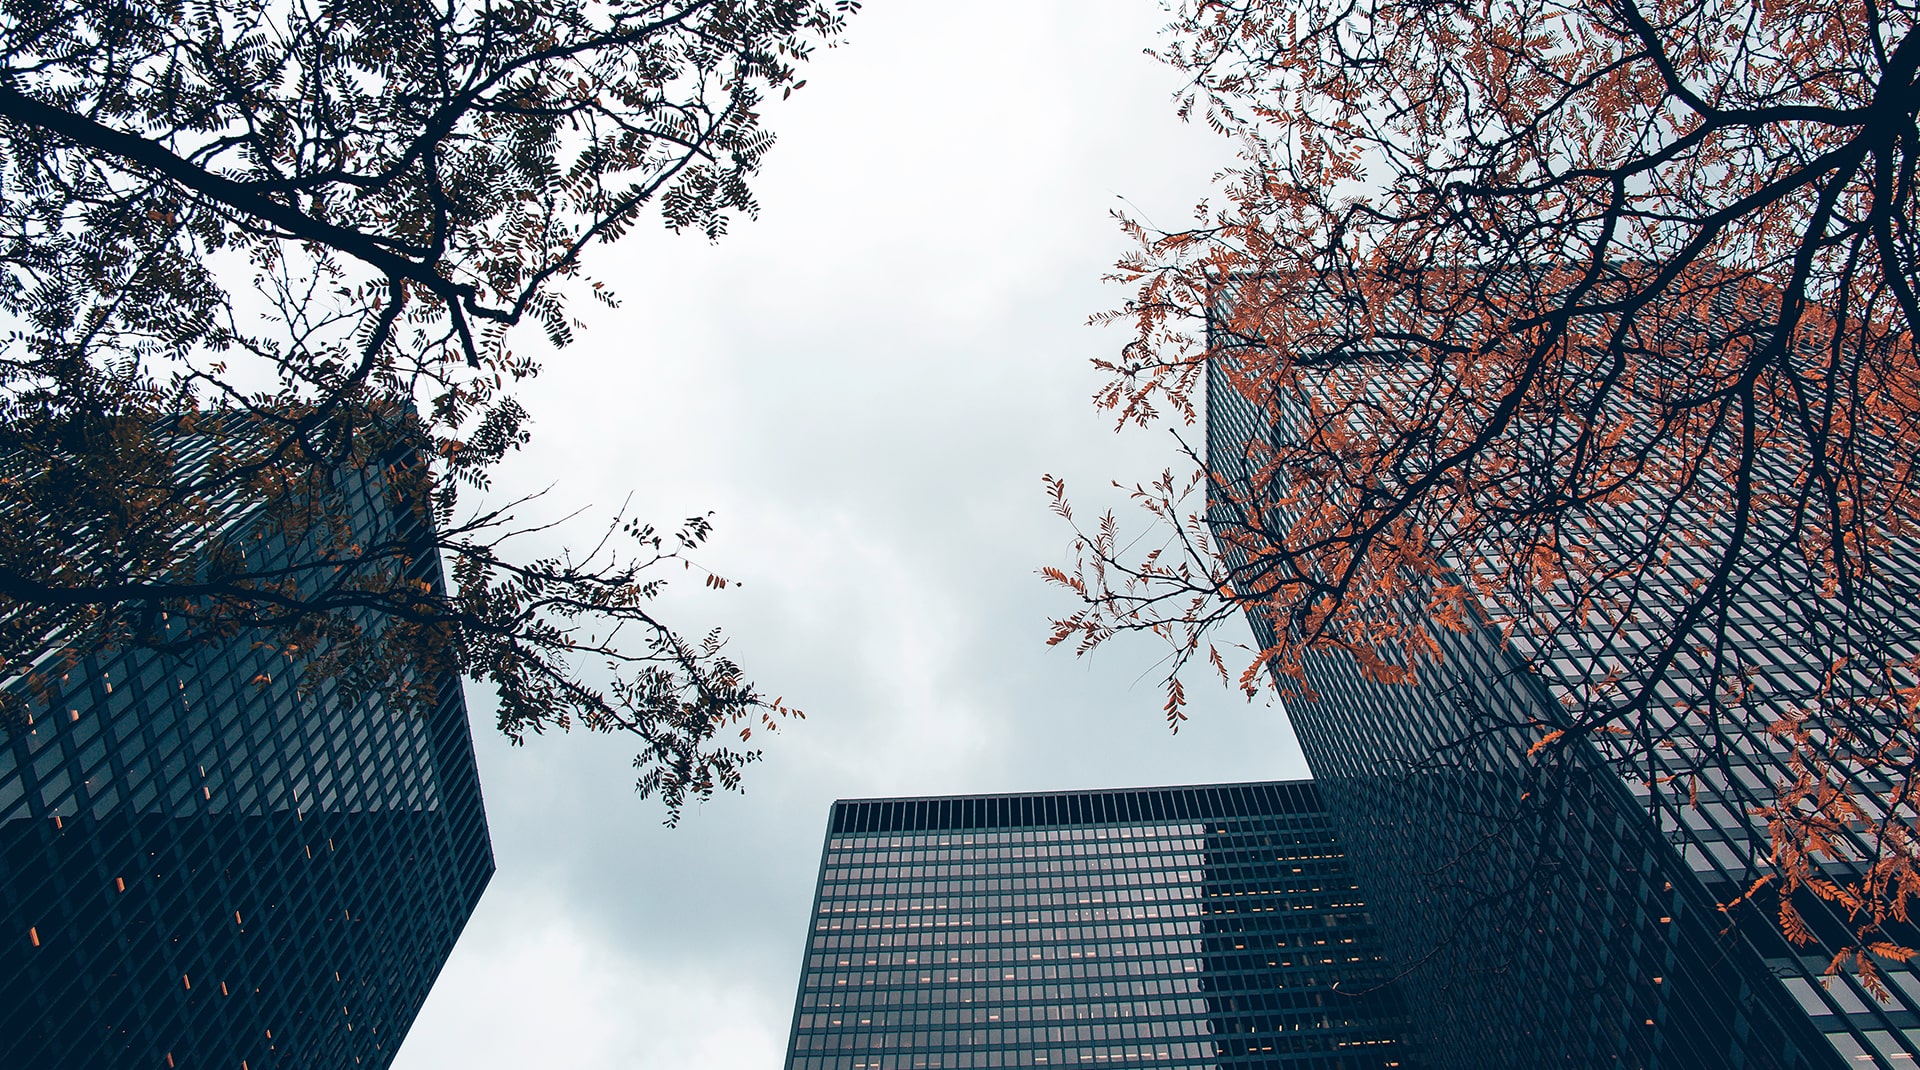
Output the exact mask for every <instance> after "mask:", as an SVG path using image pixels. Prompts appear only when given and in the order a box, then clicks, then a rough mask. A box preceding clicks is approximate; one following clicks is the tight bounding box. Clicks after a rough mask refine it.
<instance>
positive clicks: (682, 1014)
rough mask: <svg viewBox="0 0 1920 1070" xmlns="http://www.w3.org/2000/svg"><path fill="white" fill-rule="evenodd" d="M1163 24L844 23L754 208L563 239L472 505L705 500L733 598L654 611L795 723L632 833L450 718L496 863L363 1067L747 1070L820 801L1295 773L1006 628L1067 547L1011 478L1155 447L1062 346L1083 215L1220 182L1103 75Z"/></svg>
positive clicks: (1124, 88)
mask: <svg viewBox="0 0 1920 1070" xmlns="http://www.w3.org/2000/svg"><path fill="white" fill-rule="evenodd" d="M1164 18H1165V16H1164V14H1163V13H1162V12H1161V11H1160V10H1159V9H1158V7H1157V6H1156V5H1154V4H1152V3H1140V2H1116V0H1079V2H1061V3H1055V4H1049V5H1036V4H1031V3H1016V2H1012V0H979V2H975V3H970V4H925V3H921V4H906V3H888V2H884V0H876V2H873V3H869V4H868V5H867V9H866V10H865V11H863V12H862V13H861V14H860V15H859V16H858V17H857V18H856V19H855V20H854V27H853V32H852V36H851V40H850V41H849V43H848V44H846V45H845V46H843V47H842V48H840V49H837V50H834V51H832V52H827V53H824V54H823V55H822V56H821V57H820V58H819V61H818V62H817V63H815V64H814V65H813V69H812V70H810V71H809V72H808V78H809V85H808V86H807V88H806V89H805V90H804V91H803V92H801V93H799V94H797V95H795V97H794V98H793V99H792V100H791V101H789V102H786V104H784V105H781V106H778V107H775V108H773V109H771V110H770V116H769V119H770V122H771V124H772V126H773V127H774V129H776V130H777V131H778V132H779V134H780V144H779V145H778V147H777V148H776V149H775V151H774V153H773V155H772V157H771V159H770V162H769V165H768V167H767V170H766V173H765V174H764V176H763V177H762V181H761V182H760V186H759V189H760V191H761V200H762V204H763V207H764V211H763V213H762V217H761V218H760V219H759V220H757V221H751V222H749V221H742V222H741V223H740V224H739V225H738V226H737V227H736V228H735V230H734V233H733V234H731V235H729V236H728V237H727V238H725V239H724V240H723V241H722V242H721V243H719V244H718V245H714V246H709V245H707V244H706V243H705V242H704V241H702V240H701V239H699V238H693V237H674V236H671V235H667V234H664V233H649V232H647V231H646V228H640V230H639V231H637V232H636V233H634V234H632V235H630V236H629V238H628V239H627V240H625V241H623V242H622V243H621V244H620V245H619V246H617V247H614V248H613V249H610V250H606V251H605V252H604V254H603V255H602V256H601V258H600V260H599V261H598V262H597V264H596V270H597V272H598V273H599V274H600V275H602V276H604V277H606V278H607V279H608V280H609V282H610V284H611V285H612V286H613V287H614V288H615V289H616V290H617V291H618V292H619V293H620V294H621V296H622V297H623V299H624V301H625V304H624V305H623V307H621V308H620V309H618V310H615V311H606V310H597V309H593V310H589V309H587V308H585V307H584V306H583V307H582V308H581V311H582V313H583V315H585V317H586V318H587V320H588V328H587V330H586V331H585V332H584V333H583V334H582V336H581V338H580V341H579V342H578V343H576V345H575V347H574V348H573V349H571V350H569V351H565V352H562V353H559V354H554V355H552V356H551V357H550V358H549V360H548V362H547V363H548V368H547V371H546V372H545V373H543V375H542V377H541V378H540V379H539V380H538V381H537V382H536V384H535V389H534V390H532V391H530V392H529V394H528V398H527V403H528V407H529V409H530V410H531V411H532V412H533V413H534V416H535V418H536V420H537V423H536V424H535V427H534V430H535V434H536V438H535V441H534V443H533V445H532V447H531V448H530V449H529V450H528V451H527V453H526V454H525V455H523V456H521V457H519V458H517V459H516V460H515V461H514V463H513V464H512V465H510V466H509V467H508V468H507V470H506V471H505V472H504V473H503V479H504V481H505V482H504V483H503V486H502V491H503V492H511V491H514V490H517V489H518V490H524V489H528V488H534V487H539V486H544V485H546V484H548V483H554V484H555V489H554V492H553V494H552V495H551V497H550V498H549V499H548V500H547V501H545V502H543V503H541V505H540V506H539V508H542V509H549V510H552V511H553V512H554V513H556V514H557V513H558V512H561V511H564V510H566V509H570V508H573V507H576V506H579V505H582V504H588V503H591V504H592V505H593V506H595V507H596V509H595V511H593V512H592V513H591V516H592V517H596V518H599V517H604V516H605V514H606V512H608V511H609V510H611V509H612V508H613V507H615V506H617V505H618V504H619V503H620V502H621V500H622V499H623V498H624V497H625V496H626V495H627V494H628V493H629V492H631V493H632V494H633V495H634V503H635V508H636V510H637V511H638V512H640V513H641V514H642V515H645V516H648V517H649V518H653V519H656V520H659V519H664V520H668V521H671V520H673V519H676V518H678V517H682V516H686V515H689V514H691V513H694V512H700V511H704V510H707V509H713V510H715V512H716V521H717V524H718V529H717V534H716V538H715V540H714V542H713V543H712V545H711V546H710V547H709V549H708V550H707V551H706V552H704V553H703V555H702V557H703V560H704V561H705V562H706V563H708V564H710V565H712V566H713V567H714V568H715V569H717V570H718V571H720V572H722V573H724V574H726V575H728V576H730V577H732V578H735V579H739V580H743V581H744V583H745V585H744V587H741V588H738V589H730V590H728V591H724V592H710V591H705V590H702V589H700V588H699V586H698V585H697V584H695V583H683V584H680V585H677V586H676V587H675V588H674V589H672V590H671V591H670V592H669V595H668V597H667V598H666V599H665V600H664V601H663V608H664V609H665V610H666V611H667V612H668V613H669V615H670V619H672V620H675V621H677V622H679V623H680V624H681V625H682V626H683V627H687V628H704V627H706V626H708V625H710V624H716V623H717V624H723V625H725V626H726V628H727V631H728V633H729V635H731V636H732V644H733V645H732V647H731V650H732V652H733V654H734V655H735V656H736V657H737V659H738V660H739V661H740V662H741V663H742V664H743V665H745V666H747V667H748V669H749V670H750V671H751V672H752V674H753V675H754V678H755V679H756V680H757V681H758V682H760V683H761V684H762V685H763V686H764V687H765V688H767V689H768V690H769V691H770V692H773V693H779V694H781V695H783V696H784V697H786V698H787V699H788V700H789V701H791V702H793V703H795V704H797V705H799V706H801V707H802V708H804V709H805V710H806V711H807V712H808V714H809V717H808V720H806V721H805V722H802V723H799V724H796V725H792V726H790V727H789V728H788V729H786V730H784V731H782V732H781V733H779V735H778V736H777V737H776V738H775V739H773V740H771V741H769V742H768V745H767V752H768V754H767V761H766V762H765V764H764V765H760V766H756V767H754V768H753V769H751V770H750V771H749V777H748V784H747V794H746V795H745V796H744V797H741V796H730V797H726V798H717V799H715V800H713V801H712V802H710V803H708V804H706V805H704V806H701V807H699V808H697V809H695V810H693V811H691V812H690V813H689V815H688V818H687V821H686V822H685V824H684V825H683V827H681V828H680V829H677V830H666V829H663V828H661V827H660V826H659V825H658V820H659V814H658V810H657V809H656V808H655V807H654V806H653V804H651V803H641V802H639V801H638V800H636V799H635V798H634V797H633V794H632V791H631V785H632V774H631V771H630V770H629V769H628V768H627V762H628V760H629V758H630V756H631V751H630V750H629V749H627V748H626V747H625V745H624V743H623V741H620V740H617V739H607V738H605V737H598V738H590V737H585V736H572V737H566V738H545V739H536V740H534V741H533V742H532V743H530V744H529V745H528V746H527V747H526V748H524V749H514V748H510V747H508V746H506V745H504V744H503V743H502V742H501V741H500V740H499V739H498V737H497V736H494V735H492V734H491V731H490V728H489V718H488V716H487V714H486V711H485V708H484V702H482V701H479V696H475V697H476V702H475V714H476V717H475V721H476V729H477V733H478V737H479V738H478V739H477V743H478V750H479V755H480V762H481V773H482V779H483V783H484V786H485V789H486V795H487V806H488V810H489V814H490V816H491V823H492V828H493V833H494V841H495V846H496V852H497V855H498V859H499V865H500V872H499V875H498V876H497V877H496V878H495V882H494V886H493V887H492V888H490V889H489V890H488V892H487V895H486V898H485V900H484V902H483V904H482V907H481V910H480V913H479V914H478V915H476V917H475V918H474V920H473V922H472V924H471V926H470V927H469V930H468V933H467V935H466V937H465V938H464V939H463V941H462V943H461V946H460V948H459V949H458V950H457V951H456V952H455V955H454V958H453V960H452V961H451V962H450V963H449V964H448V967H447V970H446V973H445V974H444V975H443V976H442V978H441V981H440V983H439V985H438V987H437V988H436V989H435V991H434V993H433V995H432V996H431V997H430V999H429V1001H428V1006H427V1009H426V1011H425V1013H423V1015H422V1016H421V1018H420V1021H419V1023H418V1024H417V1025H416V1026H415V1028H414V1030H413V1033H412V1035H411V1036H410V1037H409V1039H408V1040H407V1042H406V1044H405V1045H404V1047H403V1049H402V1052H401V1055H400V1058H399V1060H398V1062H397V1063H396V1066H397V1067H399V1070H439V1068H443V1067H444V1068H449V1070H454V1068H457V1070H476V1068H484V1067H495V1066H524V1065H556V1066H558V1065H564V1066H568V1067H576V1068H581V1070H593V1068H602V1067H605V1068H612V1067H656V1066H657V1067H680V1066H708V1067H732V1066H741V1067H744V1066H756V1067H770V1066H774V1065H776V1064H777V1063H778V1061H779V1058H780V1054H781V1052H782V1050H783V1047H784V1044H785V1040H786V1031H787V1028H788V1023H789V1016H790V1014H791V1011H792V999H793V992H794V986H795V983H796V981H797V978H798V970H799V966H800V962H801V948H802V946H803V942H804V939H805V935H806V934H805V925H806V918H807V914H808V911H809V909H810V905H811V896H812V892H813V884H814V878H815V875H816V872H817V867H818V862H819V849H820V843H821V837H822V833H823V831H824V822H825V819H826V816H827V807H828V806H829V804H830V803H831V801H832V800H833V799H835V798H836V797H854V796H862V795H880V794H936V793H948V792H975V791H1007V790H1042V789H1056V788H1059V789H1064V788H1084V787H1114V786H1126V785H1147V784H1170V783H1198V782H1206V781H1214V780H1235V779H1243V780H1244V779H1265V778H1280V777H1290V776H1300V775H1304V765H1303V764H1302V763H1301V761H1300V758H1299V752H1298V750H1297V748H1296V747H1295V746H1294V745H1293V742H1292V740H1291V737H1290V736H1289V735H1288V733H1287V732H1286V731H1285V729H1284V727H1283V726H1282V725H1281V723H1280V719H1279V716H1278V714H1277V713H1276V711H1275V710H1274V709H1272V708H1270V707H1266V706H1261V705H1255V706H1251V707H1250V706H1247V705H1246V704H1244V703H1243V702H1241V701H1240V700H1239V699H1238V698H1237V697H1235V696H1233V695H1230V694H1226V693H1224V692H1203V693H1200V694H1198V695H1197V696H1196V698H1197V702H1196V710H1195V721H1194V722H1193V723H1192V724H1191V725H1190V726H1189V727H1187V728H1184V729H1183V730H1182V731H1181V733H1180V734H1179V736H1178V737H1170V736H1169V735H1168V733H1167V731H1166V728H1165V726H1164V724H1163V723H1162V720H1161V716H1160V711H1159V705H1160V699H1159V695H1158V693H1157V690H1156V687H1155V684H1156V682H1157V679H1158V672H1157V670H1156V669H1155V667H1154V665H1153V662H1154V659H1157V658H1158V657H1159V656H1160V653H1161V652H1160V650H1158V649H1157V648H1155V647H1154V646H1153V645H1152V644H1151V643H1147V642H1141V643H1135V644H1119V645H1116V646H1114V647H1113V648H1111V649H1108V650H1106V651H1103V652H1102V653H1101V654H1100V655H1098V656H1097V657H1096V658H1095V659H1093V660H1092V661H1091V662H1087V661H1076V660H1075V659H1074V658H1073V657H1072V656H1071V655H1070V654H1069V653H1068V652H1065V651H1060V650H1049V649H1047V648H1045V647H1044V646H1043V645H1042V640H1043V639H1044V637H1045V634H1046V617H1047V614H1048V613H1049V612H1059V611H1061V610H1062V609H1064V608H1065V602H1064V601H1063V600H1062V598H1061V597H1060V596H1058V595H1057V593H1055V592H1050V591H1048V590H1047V589H1045V588H1044V587H1043V586H1042V585H1041V584H1040V582H1039V580H1038V579H1037V578H1036V577H1035V575H1034V570H1035V569H1036V568H1038V567H1039V566H1040V565H1043V564H1051V563H1056V562H1058V561H1059V560H1060V558H1061V556H1062V554H1063V553H1064V551H1065V546H1066V541H1067V532H1066V530H1065V528H1064V527H1063V526H1062V525H1061V524H1060V523H1059V522H1058V521H1057V520H1055V519H1054V518H1053V517H1052V516H1051V515H1050V514H1049V513H1048V512H1047V509H1046V502H1045V499H1044V496H1043V494H1042V492H1041V488H1040V482H1039V480H1040V476H1041V474H1042V473H1044V472H1052V473H1055V474H1059V475H1064V476H1066V477H1067V478H1068V479H1069V481H1070V483H1071V484H1072V485H1073V487H1074V488H1075V489H1076V490H1077V492H1078V496H1079V497H1080V499H1081V505H1082V506H1083V508H1084V509H1085V510H1086V511H1088V512H1097V509H1096V508H1095V506H1097V505H1099V504H1102V503H1104V502H1106V501H1108V500H1112V499H1115V498H1116V497H1117V496H1116V495H1114V494H1112V493H1111V492H1109V491H1103V489H1102V488H1104V487H1105V486H1106V481H1107V480H1108V479H1110V478H1120V479H1125V480H1134V479H1141V478H1145V477H1147V476H1149V475H1151V474H1153V473H1155V472H1157V471H1158V470H1159V468H1160V467H1161V466H1163V465H1165V464H1166V463H1168V461H1169V460H1170V455H1169V449H1170V446H1171V443H1170V442H1168V441H1167V440H1166V439H1165V438H1163V437H1160V436H1157V435H1146V434H1138V433H1136V434H1131V435H1123V436H1118V437H1116V436H1114V435H1113V434H1112V432H1111V422H1110V420H1108V419H1107V418H1106V417H1104V416H1103V415H1100V414H1096V413H1094V412H1092V411H1091V409H1090V407H1089V405H1088V400H1087V399H1088V396H1089V395H1090V394H1091V392H1092V391H1093V390H1094V389H1095V387H1096V386H1097V385H1098V380H1097V378H1096V376H1095V374H1094V373H1093V372H1092V370H1091V369H1090V368H1089V367H1088V363H1087V362H1088V360H1089V359H1090V358H1092V357H1094V356H1096V355H1101V354H1106V353H1109V352H1111V351H1112V350H1114V349H1117V348H1118V346H1119V345H1120V344H1121V342H1122V341H1124V337H1123V336H1122V335H1121V333H1120V332H1119V331H1118V330H1099V329H1094V328H1089V327H1087V326H1086V325H1085V324H1086V319H1087V316H1088V315H1089V314H1090V313H1093V312H1095V311H1098V310H1100V309H1102V308H1105V307H1110V306H1112V305H1115V304H1117V303H1119V302H1120V301H1121V300H1122V299H1123V298H1124V294H1123V293H1122V292H1121V291H1120V290H1118V289H1116V288H1113V287H1110V286H1103V285H1102V284H1101V283H1100V281H1099V280H1100V277H1101V275H1102V274H1103V273H1104V272H1105V271H1106V270H1107V269H1108V268H1109V266H1110V265H1111V264H1112V263H1113V261H1114V259H1115V258H1116V257H1117V256H1118V255H1119V253H1120V252H1121V251H1122V249H1123V248H1124V241H1123V239H1122V237H1121V235H1120V234H1119V232H1118V230H1117V228H1116V227H1115V226H1114V225H1113V223H1112V221H1111V220H1110V219H1109V218H1108V213H1109V211H1110V209H1112V208H1113V207H1115V206H1116V205H1117V204H1118V203H1119V202H1118V200H1117V198H1118V197H1121V196H1124V197H1126V198H1127V200H1128V201H1129V202H1130V203H1131V204H1133V205H1135V206H1137V207H1138V208H1139V209H1140V210H1142V211H1145V212H1146V213H1147V214H1148V215H1149V216H1151V217H1153V218H1154V219H1156V220H1158V221H1160V222H1162V223H1167V224H1176V223H1179V222H1182V221H1184V220H1185V219H1186V218H1187V213H1188V211H1189V210H1190V208H1191V206H1192V203H1193V202H1194V201H1195V200H1196V199H1197V198H1198V197H1200V196H1202V195H1203V194H1204V192H1205V184H1206V182H1207V180H1208V178H1209V176H1211V175H1212V174H1213V172H1214V171H1216V170H1217V169H1219V167H1221V166H1222V165H1223V164H1224V163H1225V162H1226V161H1227V159H1228V153H1227V151H1226V147H1225V146H1223V145H1219V144H1216V143H1215V142H1214V141H1213V139H1212V138H1211V137H1210V136H1209V135H1207V134H1205V133H1204V132H1202V131H1199V130H1195V129H1192V128H1189V127H1186V126H1183V125H1182V124H1180V123H1179V122H1178V121H1177V120H1176V119H1175V118H1174V117H1173V115H1172V105H1171V103H1170V99H1169V98H1170V96H1171V94H1172V92H1173V91H1174V90H1175V89H1176V88H1177V87H1178V79H1177V78H1176V77H1175V76H1173V75H1172V74H1171V73H1170V72H1168V71H1166V70H1163V69H1161V68H1160V67H1158V66H1157V65H1156V64H1155V63H1154V62H1153V61H1151V60H1149V59H1146V58H1144V57H1143V56H1141V54H1140V51H1141V49H1143V48H1144V47H1146V46H1148V45H1150V44H1151V43H1153V41H1154V39H1155V31H1156V30H1157V28H1158V27H1159V25H1160V24H1161V22H1162V21H1164ZM591 528H592V524H591V523H590V522H588V520H586V519H583V520H582V521H581V522H580V524H579V525H578V526H577V528H576V533H580V532H585V531H588V530H590V529H591Z"/></svg>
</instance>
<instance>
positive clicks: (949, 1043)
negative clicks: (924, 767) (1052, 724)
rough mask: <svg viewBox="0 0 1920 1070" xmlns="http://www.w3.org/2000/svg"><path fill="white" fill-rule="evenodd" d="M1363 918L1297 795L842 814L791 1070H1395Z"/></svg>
mask: <svg viewBox="0 0 1920 1070" xmlns="http://www.w3.org/2000/svg"><path fill="white" fill-rule="evenodd" d="M1368 910H1369V907H1368V904H1367V902H1366V901H1365V899H1364V897H1363V896H1362V894H1361V891H1360V889H1359V887H1358V886H1356V884H1355V882H1354V880H1353V878H1352V876H1351V874H1350V872H1349V870H1348V867H1347V864H1346V860H1345V857H1344V854H1343V852H1342V850H1341V848H1340V845H1339V843H1338V842H1337V841H1336V839H1335V837H1334V836H1333V833H1332V829H1331V825H1330V822H1329V820H1328V818H1327V815H1326V814H1325V813H1324V812H1323V811H1322V810H1321V807H1320V803H1319V799H1318V797H1317V795H1316V793H1315V790H1314V786H1313V785H1312V784H1311V783H1306V782H1299V783H1266V784H1229V785H1215V786H1208V787H1186V788H1151V789H1140V790H1119V791H1094V792H1071V793H1060V794H1038V795H975V796H961V797H954V798H922V799H865V800H851V801H842V802H837V803H835V804H834V807H833V812H832V816H831V818H830V819H829V822H828V828H827V838H826V848H825V852H824V854H823V856H822V859H821V866H820V882H819V887H818V890H817V892H816V893H815V899H814V913H813V922H812V926H811V928H810V930H809V932H808V939H807V951H806V960H805V964H804V967H803V969H802V971H801V977H800V991H799V995H798V998H797V999H796V1001H795V1006H794V1020H793V1030H792V1037H791V1040H790V1043H789V1047H788V1056H787V1070H940V1068H953V1067H963V1068H970V1067H1002V1066H1007V1067H1011V1066H1101V1067H1142V1068H1174V1067H1190V1068H1196V1070H1197V1068H1200V1067H1207V1068H1222V1070H1307V1068H1313V1070H1357V1068H1361V1067H1366V1068H1375V1067H1397V1066H1414V1065H1417V1064H1418V1060H1417V1059H1415V1058H1412V1057H1410V1055H1409V1053H1408V1051H1407V1048H1406V1045H1405V1043H1404V1040H1403V1036H1402V1026H1403V1024H1404V1020H1405V1009H1404V1007H1403V1005H1402V1002H1401V997H1400V990H1399V988H1398V987H1397V986H1395V985H1393V984H1391V983H1390V976H1389V972H1388V970H1387V967H1386V964H1385V963H1384V961H1383V960H1382V957H1381V952H1380V948H1379V944H1378V941H1377V939H1376V938H1375V935H1374V931H1373V926H1372V924H1371V922H1370V920H1369V917H1368ZM1336 986H1338V987H1336Z"/></svg>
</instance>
